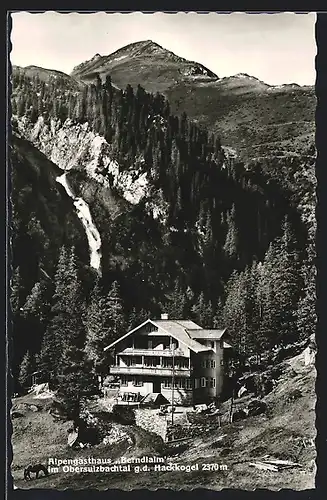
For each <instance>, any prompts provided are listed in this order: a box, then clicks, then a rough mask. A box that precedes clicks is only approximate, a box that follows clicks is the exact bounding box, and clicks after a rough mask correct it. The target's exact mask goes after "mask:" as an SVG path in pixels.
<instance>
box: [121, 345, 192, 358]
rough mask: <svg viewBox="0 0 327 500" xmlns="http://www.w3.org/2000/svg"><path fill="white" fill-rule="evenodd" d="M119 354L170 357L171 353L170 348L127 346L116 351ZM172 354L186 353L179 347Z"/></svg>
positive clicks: (183, 354) (179, 355)
mask: <svg viewBox="0 0 327 500" xmlns="http://www.w3.org/2000/svg"><path fill="white" fill-rule="evenodd" d="M117 354H118V355H119V356H125V355H126V356H158V357H160V356H164V357H168V358H171V357H172V355H173V351H172V349H137V348H136V347H127V348H126V349H124V350H123V351H119V352H117ZM174 356H178V357H185V358H188V357H189V356H188V355H186V354H185V353H184V352H183V351H182V350H181V349H175V350H174Z"/></svg>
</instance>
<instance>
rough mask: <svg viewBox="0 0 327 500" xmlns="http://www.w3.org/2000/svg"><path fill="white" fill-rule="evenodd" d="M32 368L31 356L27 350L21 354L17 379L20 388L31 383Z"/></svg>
mask: <svg viewBox="0 0 327 500" xmlns="http://www.w3.org/2000/svg"><path fill="white" fill-rule="evenodd" d="M34 368H35V366H34V359H33V356H32V354H31V352H30V351H27V352H26V353H25V354H24V356H23V359H22V362H21V365H20V369H19V375H18V381H19V384H20V386H21V387H22V388H26V387H29V386H30V385H31V375H32V373H33V371H34Z"/></svg>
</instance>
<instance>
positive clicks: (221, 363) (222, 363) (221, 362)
mask: <svg viewBox="0 0 327 500" xmlns="http://www.w3.org/2000/svg"><path fill="white" fill-rule="evenodd" d="M220 365H221V366H224V360H223V358H221V360H220Z"/></svg>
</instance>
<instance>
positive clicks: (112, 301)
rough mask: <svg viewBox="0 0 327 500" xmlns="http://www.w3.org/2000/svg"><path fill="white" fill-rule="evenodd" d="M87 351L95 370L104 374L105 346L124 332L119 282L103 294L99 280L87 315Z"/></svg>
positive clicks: (105, 367)
mask: <svg viewBox="0 0 327 500" xmlns="http://www.w3.org/2000/svg"><path fill="white" fill-rule="evenodd" d="M86 318H87V319H86V343H85V352H86V354H87V357H88V359H90V361H91V362H92V364H93V367H94V371H95V373H96V374H97V375H99V376H104V374H105V371H106V369H107V366H106V359H107V357H106V353H105V352H104V348H105V347H106V346H107V345H109V344H110V343H111V342H113V341H114V340H116V339H117V338H118V337H119V336H120V335H121V334H122V328H123V326H124V315H123V309H122V303H121V298H120V295H119V288H118V284H117V282H114V283H113V284H112V286H111V288H110V290H109V292H108V294H107V295H103V292H102V291H101V288H100V285H99V283H98V282H97V283H96V284H95V287H94V289H93V293H92V298H91V302H90V305H89V308H88V311H87V315H86Z"/></svg>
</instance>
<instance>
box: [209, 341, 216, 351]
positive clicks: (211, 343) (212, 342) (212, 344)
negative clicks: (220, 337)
mask: <svg viewBox="0 0 327 500" xmlns="http://www.w3.org/2000/svg"><path fill="white" fill-rule="evenodd" d="M209 345H210V347H212V349H213V348H214V347H215V343H214V341H213V340H211V342H210V344H209Z"/></svg>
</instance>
